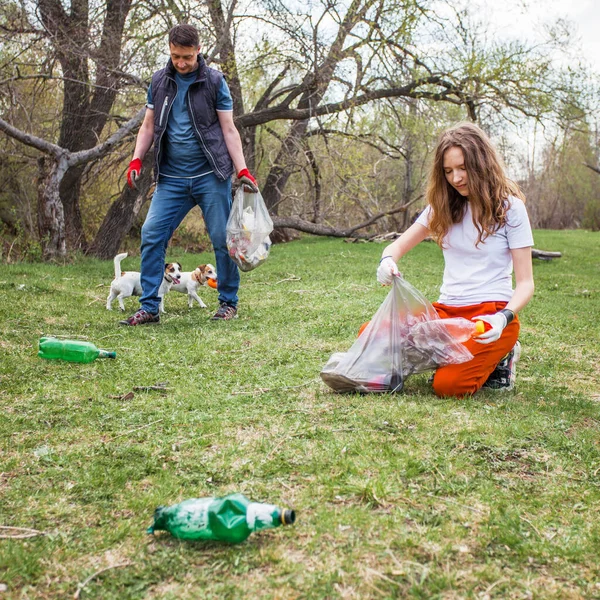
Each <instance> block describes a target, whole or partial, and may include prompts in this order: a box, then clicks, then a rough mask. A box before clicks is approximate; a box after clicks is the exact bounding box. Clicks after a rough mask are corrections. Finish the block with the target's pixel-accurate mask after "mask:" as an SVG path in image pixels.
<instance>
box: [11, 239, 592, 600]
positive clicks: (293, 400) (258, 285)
mask: <svg viewBox="0 0 600 600" xmlns="http://www.w3.org/2000/svg"><path fill="white" fill-rule="evenodd" d="M598 236H599V234H597V233H596V234H594V233H590V232H586V231H565V232H552V231H539V232H536V234H535V239H536V247H538V248H543V249H547V250H558V251H561V252H562V253H563V257H562V258H560V259H558V260H553V261H551V262H543V261H535V265H534V269H535V279H536V285H537V289H536V296H535V298H534V300H533V302H532V303H531V304H530V306H529V307H527V309H526V310H525V311H524V312H523V313H522V315H521V319H522V323H523V328H522V333H521V341H522V344H523V356H522V359H521V363H520V365H519V367H520V369H519V374H518V378H517V385H518V389H517V392H516V393H515V394H498V393H496V394H494V393H487V394H478V395H476V396H475V397H474V398H472V399H467V400H456V399H445V400H441V399H438V398H436V397H435V396H434V395H433V394H432V393H431V391H430V387H429V384H428V383H427V374H422V375H419V376H416V377H413V378H410V379H408V381H407V382H406V385H405V392H404V393H402V394H399V395H387V394H385V395H371V396H360V395H336V394H333V393H331V392H330V391H329V390H328V388H327V387H326V386H324V384H323V383H322V382H321V381H320V378H319V371H320V369H321V367H322V366H323V365H324V363H325V362H326V361H327V359H328V358H329V356H330V354H331V353H332V352H335V351H342V350H346V349H347V348H348V347H349V346H350V345H351V344H352V342H353V341H354V339H355V338H356V332H357V330H358V327H359V325H360V324H361V323H362V322H364V321H366V320H367V319H369V318H370V317H371V316H372V315H373V313H374V312H375V311H376V309H377V308H378V306H379V304H380V303H381V301H382V300H383V298H384V297H385V294H386V293H387V290H385V289H383V288H381V287H380V286H378V285H377V283H376V281H375V270H376V265H377V262H378V258H379V256H380V253H381V250H382V247H381V246H379V245H375V244H346V243H344V242H342V241H339V240H323V239H313V238H306V239H303V240H300V241H296V242H293V243H290V244H287V245H284V246H277V247H275V248H274V249H273V251H272V256H271V258H270V259H269V261H267V263H265V265H263V266H262V267H260V268H259V269H257V270H256V271H253V272H251V273H246V274H242V286H241V290H240V318H239V319H237V320H236V321H233V322H228V323H215V322H211V321H210V320H209V316H210V314H212V311H214V309H215V308H216V292H215V291H214V290H210V289H208V288H206V289H205V290H204V291H203V293H202V294H201V295H202V297H203V298H204V300H205V302H206V303H207V304H208V305H209V310H208V311H206V310H204V311H203V310H201V309H199V308H198V307H197V306H196V307H194V308H193V309H191V310H189V309H188V307H187V302H186V298H185V297H184V296H183V295H180V294H175V293H172V294H171V295H169V296H167V299H166V308H167V311H168V314H167V315H166V317H165V318H164V320H163V323H162V324H161V325H160V326H158V327H146V328H131V329H129V328H119V327H117V325H116V323H117V320H118V319H119V318H120V317H121V315H120V313H118V311H114V312H108V311H106V310H105V308H104V302H105V299H106V295H107V294H108V287H107V286H108V284H109V282H110V280H111V278H112V269H113V268H112V263H111V262H100V261H95V260H90V259H79V260H77V261H75V262H73V263H70V264H67V265H64V266H60V265H37V264H36V265H32V264H16V265H10V266H4V267H3V271H2V275H1V276H0V279H1V281H0V302H1V306H2V308H1V309H0V310H1V312H2V315H3V316H2V318H1V321H0V349H1V351H2V355H1V358H0V443H1V447H0V525H2V526H13V527H30V528H34V529H37V530H40V531H44V532H46V533H47V535H44V536H40V537H35V538H30V539H20V540H9V539H0V583H2V584H4V586H6V591H4V592H1V591H0V598H67V597H73V594H74V593H75V591H76V590H77V587H78V584H79V583H81V582H83V581H84V580H85V579H86V578H88V577H89V576H90V575H92V574H93V573H95V572H96V571H99V570H100V569H103V568H105V567H110V566H113V565H115V564H120V563H127V562H128V563H132V564H130V565H129V566H124V567H119V568H113V569H111V570H108V571H105V572H103V573H101V574H99V575H98V576H97V577H96V578H94V579H93V580H91V581H90V582H89V583H88V584H87V585H86V586H85V588H84V589H83V591H82V592H81V597H82V598H90V599H91V598H102V599H106V600H109V599H119V600H121V599H125V598H167V599H188V598H189V599H192V598H200V597H202V598H215V599H216V598H219V599H221V598H242V597H244V598H259V597H260V598H286V599H287V598H404V597H407V598H444V599H450V598H530V597H535V598H557V599H558V598H561V599H562V598H594V597H600V584H598V583H597V582H598V581H600V567H599V566H598V556H599V555H600V489H599V486H600V436H599V435H598V429H599V426H600V366H599V365H600V341H599V340H600V325H599V319H598V316H599V315H600V243H599V242H600V238H599V237H598ZM169 257H170V258H173V259H176V260H179V261H180V262H182V263H183V265H184V268H186V269H190V268H193V267H195V266H196V264H198V263H199V262H206V261H208V260H210V259H211V258H212V256H211V255H210V254H203V255H190V254H187V255H186V254H178V252H177V251H176V250H175V251H173V252H172V253H170V254H169ZM211 262H212V261H211ZM138 264H139V263H138V262H137V259H135V258H130V259H128V261H126V262H125V263H124V267H125V268H129V269H131V268H137V266H138ZM402 271H403V273H404V275H405V277H406V278H407V279H408V280H409V281H410V282H411V283H413V284H414V285H415V286H416V287H417V288H419V289H420V290H421V291H422V292H424V293H425V294H426V295H427V296H428V297H429V298H430V299H432V300H434V299H436V297H437V289H438V286H439V283H440V279H441V272H442V261H441V255H440V252H439V250H438V249H437V247H436V246H434V245H433V244H421V245H420V246H419V247H417V248H416V249H415V250H414V251H413V252H412V253H411V254H410V255H409V256H408V257H406V259H405V260H404V261H403V263H402ZM126 303H127V306H128V308H129V309H131V311H133V310H135V308H137V300H136V299H129V301H126ZM115 306H116V304H115ZM43 334H55V335H61V336H69V337H81V338H84V339H88V340H90V341H93V342H95V343H96V344H97V345H98V346H100V347H103V348H106V349H109V350H116V351H117V359H116V360H115V361H109V360H103V361H100V360H98V361H96V362H94V363H91V364H89V365H78V364H69V363H60V362H50V361H48V362H46V361H43V360H41V359H39V358H38V357H37V355H36V352H37V348H36V345H37V340H38V339H39V337H40V336H41V335H43ZM161 382H166V383H167V385H168V387H169V388H170V391H169V392H168V393H167V394H160V393H158V392H136V393H135V395H134V397H133V398H131V399H129V400H123V399H120V398H119V397H120V396H123V395H124V394H126V393H127V392H129V391H131V390H132V389H133V387H134V386H150V385H154V384H157V383H161ZM233 491H240V492H243V493H244V494H246V495H247V496H248V497H250V498H252V499H253V500H256V501H265V502H272V503H276V504H279V505H281V506H283V507H292V508H294V509H296V511H297V514H298V520H297V523H296V525H295V526H294V527H289V528H280V529H277V530H271V531H266V532H262V533H259V534H255V535H253V536H251V537H250V538H249V539H248V540H247V541H246V542H245V543H243V544H241V545H238V546H225V545H219V544H213V543H182V542H179V541H177V540H175V539H173V538H171V537H170V536H168V535H156V536H155V537H152V536H148V535H147V534H146V533H145V529H146V527H147V526H148V525H149V524H150V523H151V517H152V513H153V510H154V508H155V506H157V505H159V504H172V503H175V502H178V501H181V500H183V499H186V498H192V497H201V496H210V495H222V494H226V493H229V492H233ZM4 586H2V588H0V589H3V588H4Z"/></svg>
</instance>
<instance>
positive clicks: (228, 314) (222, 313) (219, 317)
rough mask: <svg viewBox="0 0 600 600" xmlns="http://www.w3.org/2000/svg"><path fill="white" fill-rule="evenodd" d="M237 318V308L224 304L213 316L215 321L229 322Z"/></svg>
mask: <svg viewBox="0 0 600 600" xmlns="http://www.w3.org/2000/svg"><path fill="white" fill-rule="evenodd" d="M236 318H237V308H236V307H235V306H231V304H225V302H223V303H222V304H221V306H219V310H218V311H217V312H216V313H215V314H214V315H213V316H212V320H213V321H229V320H230V319H236Z"/></svg>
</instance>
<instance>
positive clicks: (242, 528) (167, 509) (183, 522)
mask: <svg viewBox="0 0 600 600" xmlns="http://www.w3.org/2000/svg"><path fill="white" fill-rule="evenodd" d="M295 520H296V513H295V512H294V511H293V510H282V509H280V508H278V507H277V506H275V505H273V504H260V503H258V502H250V500H248V498H246V497H245V496H244V495H243V494H229V495H228V496H223V497H222V498H192V499H191V500H185V501H184V502H180V503H179V504H174V505H173V506H159V507H158V508H157V509H156V510H155V512H154V523H153V524H152V525H151V526H150V527H149V528H148V533H154V532H155V531H157V530H158V531H160V530H162V531H168V532H169V533H171V534H172V535H174V536H175V537H177V538H179V539H182V540H217V541H221V542H229V543H231V544H238V543H240V542H243V541H244V540H245V539H246V538H247V537H248V536H249V535H250V534H251V533H252V532H253V531H260V530H261V529H271V528H273V527H279V526H280V525H291V524H293V523H294V521H295Z"/></svg>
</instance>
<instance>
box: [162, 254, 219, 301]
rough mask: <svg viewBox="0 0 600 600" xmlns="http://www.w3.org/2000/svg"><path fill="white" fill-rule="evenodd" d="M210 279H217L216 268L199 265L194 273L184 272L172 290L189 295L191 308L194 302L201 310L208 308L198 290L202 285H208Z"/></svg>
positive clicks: (209, 265)
mask: <svg viewBox="0 0 600 600" xmlns="http://www.w3.org/2000/svg"><path fill="white" fill-rule="evenodd" d="M209 279H213V280H216V279H217V272H216V271H215V268H214V267H213V266H212V265H211V264H208V265H198V266H197V267H196V268H195V269H194V270H193V271H184V272H183V273H182V274H181V279H180V280H179V283H174V284H173V285H172V286H171V290H173V291H175V292H181V293H182V294H187V297H188V306H189V307H190V308H192V306H193V305H194V300H195V301H196V302H197V303H198V304H199V305H200V308H206V304H204V302H202V298H200V296H198V288H199V287H200V286H201V285H207V282H208V280H209Z"/></svg>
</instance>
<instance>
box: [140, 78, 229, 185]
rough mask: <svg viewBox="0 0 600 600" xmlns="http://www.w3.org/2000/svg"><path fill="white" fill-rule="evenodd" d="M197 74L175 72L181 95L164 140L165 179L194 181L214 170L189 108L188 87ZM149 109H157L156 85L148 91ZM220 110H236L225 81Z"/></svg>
mask: <svg viewBox="0 0 600 600" xmlns="http://www.w3.org/2000/svg"><path fill="white" fill-rule="evenodd" d="M196 74H197V73H196V72H195V71H194V72H192V73H187V74H186V75H181V74H180V73H175V82H176V83H177V96H175V100H174V101H173V106H171V111H170V112H169V119H168V121H167V128H166V130H165V134H164V135H163V138H162V153H161V160H160V174H161V176H162V175H164V176H165V177H183V178H186V179H190V178H192V177H200V176H202V175H207V174H208V173H211V172H212V168H211V166H210V163H209V162H208V159H207V158H206V155H205V154H204V151H203V150H202V146H201V145H200V142H199V141H198V138H197V137H196V136H195V134H194V126H193V124H192V121H191V120H190V114H189V112H188V106H187V93H188V88H189V87H190V85H191V84H192V83H193V82H194V80H195V79H196ZM146 106H147V107H148V108H152V109H154V104H153V101H152V84H151V85H150V87H149V88H148V102H147V104H146ZM216 108H217V110H218V111H232V110H233V100H232V98H231V93H230V92H229V87H228V85H227V82H226V81H225V78H223V81H222V83H221V87H220V88H219V91H218V92H217V105H216Z"/></svg>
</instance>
